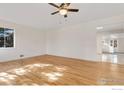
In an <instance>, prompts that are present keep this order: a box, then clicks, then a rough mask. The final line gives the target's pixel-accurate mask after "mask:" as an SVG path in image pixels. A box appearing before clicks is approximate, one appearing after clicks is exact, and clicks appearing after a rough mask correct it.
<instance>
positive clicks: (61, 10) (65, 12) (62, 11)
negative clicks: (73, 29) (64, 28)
mask: <svg viewBox="0 0 124 93" xmlns="http://www.w3.org/2000/svg"><path fill="white" fill-rule="evenodd" d="M59 13H60V14H61V15H66V14H67V13H68V11H67V9H60V10H59Z"/></svg>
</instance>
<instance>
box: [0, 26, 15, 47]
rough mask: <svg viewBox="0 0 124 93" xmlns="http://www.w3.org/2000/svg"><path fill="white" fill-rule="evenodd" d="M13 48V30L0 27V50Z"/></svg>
mask: <svg viewBox="0 0 124 93" xmlns="http://www.w3.org/2000/svg"><path fill="white" fill-rule="evenodd" d="M11 47H14V29H9V28H2V27H0V48H11Z"/></svg>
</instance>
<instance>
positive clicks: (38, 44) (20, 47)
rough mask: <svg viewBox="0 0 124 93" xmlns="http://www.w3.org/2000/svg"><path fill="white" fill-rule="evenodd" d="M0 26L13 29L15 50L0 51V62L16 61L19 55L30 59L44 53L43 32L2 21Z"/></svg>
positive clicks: (44, 37)
mask: <svg viewBox="0 0 124 93" xmlns="http://www.w3.org/2000/svg"><path fill="white" fill-rule="evenodd" d="M0 26H1V27H9V28H14V29H15V48H10V49H0V62H3V61H8V60H15V59H18V58H20V57H19V56H20V55H21V54H23V55H24V56H25V57H31V56H37V55H43V54H45V53H46V33H45V31H42V30H39V29H35V28H32V27H26V26H22V25H18V24H14V23H10V22H6V21H2V20H1V21H0Z"/></svg>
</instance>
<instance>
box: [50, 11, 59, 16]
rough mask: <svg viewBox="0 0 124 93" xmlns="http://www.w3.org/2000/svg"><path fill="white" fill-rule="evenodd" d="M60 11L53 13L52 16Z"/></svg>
mask: <svg viewBox="0 0 124 93" xmlns="http://www.w3.org/2000/svg"><path fill="white" fill-rule="evenodd" d="M58 12H59V11H56V12H53V13H51V15H54V14H56V13H58Z"/></svg>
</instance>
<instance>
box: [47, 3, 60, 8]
mask: <svg viewBox="0 0 124 93" xmlns="http://www.w3.org/2000/svg"><path fill="white" fill-rule="evenodd" d="M48 4H50V5H52V6H54V7H56V8H59V6H58V5H56V4H54V3H48Z"/></svg>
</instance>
